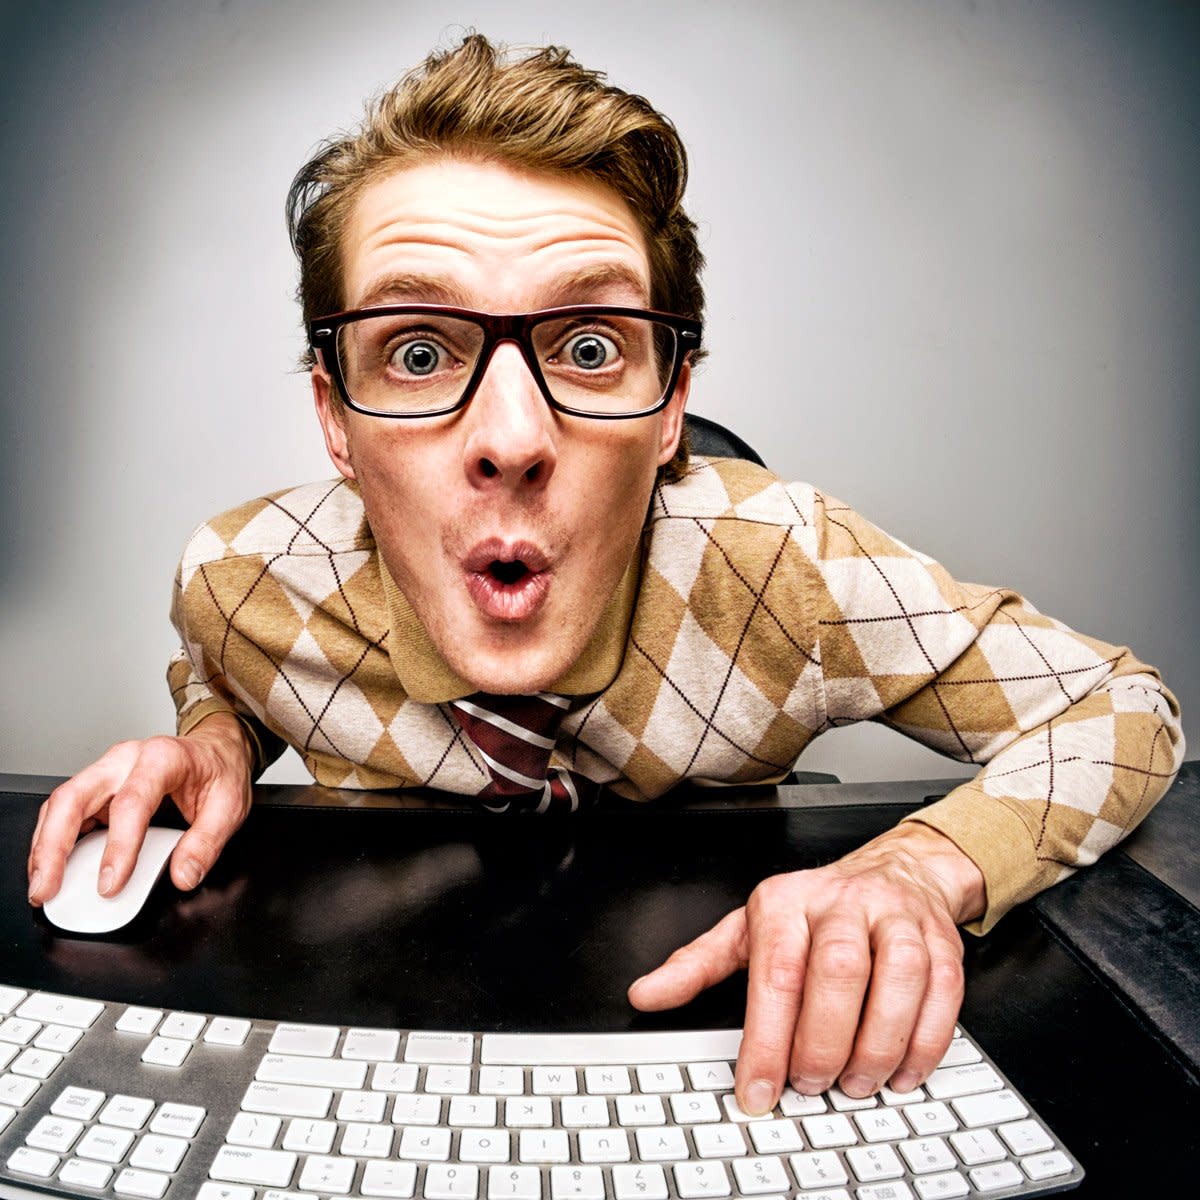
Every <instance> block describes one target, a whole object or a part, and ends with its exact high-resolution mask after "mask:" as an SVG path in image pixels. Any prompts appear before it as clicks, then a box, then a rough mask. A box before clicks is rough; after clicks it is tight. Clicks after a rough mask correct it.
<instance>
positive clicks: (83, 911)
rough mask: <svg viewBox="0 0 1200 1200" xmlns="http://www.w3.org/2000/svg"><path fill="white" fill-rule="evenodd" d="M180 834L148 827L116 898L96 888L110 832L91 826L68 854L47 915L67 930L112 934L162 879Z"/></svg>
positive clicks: (47, 905)
mask: <svg viewBox="0 0 1200 1200" xmlns="http://www.w3.org/2000/svg"><path fill="white" fill-rule="evenodd" d="M181 837H183V830H182V829H166V828H163V827H162V826H159V825H151V826H150V827H149V828H148V829H147V830H146V837H145V840H144V841H143V842H142V848H141V850H140V851H139V853H138V859H137V865H136V866H135V867H134V868H133V874H132V875H130V877H129V882H128V883H127V884H126V885H125V886H124V887H123V888H122V889H121V890H120V891H119V892H117V894H116V895H115V896H101V895H100V893H99V892H98V891H97V890H96V889H97V882H98V880H99V876H100V858H101V856H102V855H103V853H104V847H105V845H106V844H107V842H108V830H107V829H106V828H105V829H95V830H93V831H92V832H91V833H88V834H85V835H84V836H83V837H81V838H80V839H79V841H77V842H76V843H75V848H74V849H73V850H72V851H71V853H70V855H69V856H68V858H67V864H66V866H65V867H64V868H63V881H62V887H60V888H59V889H58V894H57V895H55V896H52V897H51V898H50V899H49V900H47V901H46V903H45V904H44V905H43V906H42V911H43V912H44V913H45V914H46V919H47V920H48V921H50V922H51V924H54V925H57V926H58V927H59V929H64V930H66V931H67V932H68V933H111V932H112V931H113V930H114V929H120V928H122V926H125V925H128V924H129V922H130V921H132V920H133V918H134V917H136V916H137V915H138V913H139V912H141V910H142V907H143V905H144V904H145V903H146V897H147V896H149V895H150V893H151V891H152V890H153V889H154V885H155V884H156V883H157V882H158V881H159V879H161V878H162V873H163V871H165V870H166V867H167V863H168V862H169V861H170V858H171V851H172V850H174V849H175V844H176V843H177V842H178V841H179V839H180V838H181Z"/></svg>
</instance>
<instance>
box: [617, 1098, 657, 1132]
mask: <svg viewBox="0 0 1200 1200" xmlns="http://www.w3.org/2000/svg"><path fill="white" fill-rule="evenodd" d="M616 1104H617V1120H618V1121H619V1122H620V1123H621V1124H622V1125H629V1126H636V1125H665V1124H666V1123H667V1114H666V1111H665V1110H664V1108H663V1102H662V1099H661V1098H660V1097H658V1096H618V1097H617V1100H616Z"/></svg>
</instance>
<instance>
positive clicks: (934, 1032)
mask: <svg viewBox="0 0 1200 1200" xmlns="http://www.w3.org/2000/svg"><path fill="white" fill-rule="evenodd" d="M926 944H927V945H928V947H929V986H928V987H927V988H926V990H925V998H924V1000H923V1002H922V1004H921V1008H920V1011H919V1013H918V1014H917V1019H916V1024H915V1026H914V1028H913V1033H912V1037H911V1038H910V1039H909V1042H908V1049H907V1051H906V1052H905V1055H904V1057H903V1059H902V1060H901V1062H900V1066H899V1069H898V1070H897V1071H896V1073H895V1074H894V1075H893V1077H892V1087H893V1088H894V1089H895V1090H896V1091H898V1092H909V1091H912V1089H913V1088H915V1087H916V1086H917V1085H918V1084H920V1083H924V1081H925V1080H926V1079H927V1078H928V1077H929V1075H930V1074H931V1073H932V1072H933V1070H934V1069H935V1068H936V1067H937V1065H938V1063H940V1062H941V1061H942V1058H943V1056H944V1055H945V1053H946V1051H947V1050H948V1049H949V1048H950V1043H951V1042H952V1041H953V1040H954V1022H955V1021H956V1020H958V1010H959V1009H960V1008H961V1007H962V1000H963V992H964V986H965V985H964V976H963V964H962V955H963V948H962V939H961V938H960V937H959V936H958V930H956V929H952V930H949V931H945V930H940V929H939V930H935V931H932V932H930V933H928V934H927V935H926Z"/></svg>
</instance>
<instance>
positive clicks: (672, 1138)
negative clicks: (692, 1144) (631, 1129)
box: [634, 1125, 703, 1162]
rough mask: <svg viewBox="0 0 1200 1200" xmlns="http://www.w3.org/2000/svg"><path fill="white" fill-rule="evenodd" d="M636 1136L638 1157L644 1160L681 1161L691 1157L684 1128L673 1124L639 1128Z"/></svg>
mask: <svg viewBox="0 0 1200 1200" xmlns="http://www.w3.org/2000/svg"><path fill="white" fill-rule="evenodd" d="M701 1128H703V1126H701ZM634 1137H635V1138H637V1147H638V1158H640V1159H642V1161H643V1162H680V1161H682V1160H683V1159H685V1158H689V1157H690V1155H689V1154H688V1147H687V1140H686V1139H685V1138H684V1136H683V1130H682V1129H677V1128H675V1126H673V1125H668V1126H665V1127H660V1128H657V1129H639V1130H637V1132H636V1133H635V1134H634Z"/></svg>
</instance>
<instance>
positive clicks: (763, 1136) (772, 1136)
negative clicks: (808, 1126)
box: [746, 1121, 804, 1154]
mask: <svg viewBox="0 0 1200 1200" xmlns="http://www.w3.org/2000/svg"><path fill="white" fill-rule="evenodd" d="M746 1128H747V1129H749V1131H750V1140H751V1141H752V1142H753V1143H754V1148H755V1150H757V1151H758V1152H759V1154H789V1153H791V1152H792V1151H793V1150H803V1149H804V1139H803V1138H801V1136H800V1130H799V1129H797V1128H796V1122H795V1121H752V1122H750V1124H749V1125H748V1126H747V1127H746Z"/></svg>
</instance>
